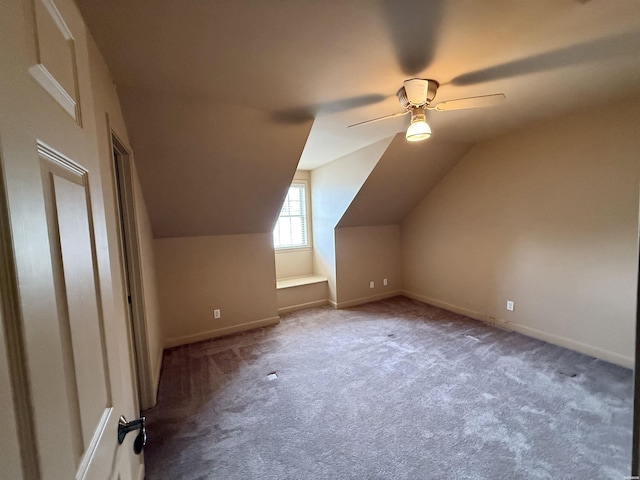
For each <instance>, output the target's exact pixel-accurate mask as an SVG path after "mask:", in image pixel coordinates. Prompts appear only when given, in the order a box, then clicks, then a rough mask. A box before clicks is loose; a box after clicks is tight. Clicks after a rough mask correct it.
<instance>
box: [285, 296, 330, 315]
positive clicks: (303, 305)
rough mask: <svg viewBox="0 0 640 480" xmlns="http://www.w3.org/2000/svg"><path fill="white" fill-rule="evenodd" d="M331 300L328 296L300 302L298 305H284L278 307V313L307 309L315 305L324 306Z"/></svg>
mask: <svg viewBox="0 0 640 480" xmlns="http://www.w3.org/2000/svg"><path fill="white" fill-rule="evenodd" d="M328 304H329V300H327V299H326V298H325V299H323V300H314V301H313V302H306V303H300V304H298V305H290V306H288V307H282V308H279V309H278V313H291V312H295V311H296V310H305V309H307V308H313V307H322V306H323V305H328Z"/></svg>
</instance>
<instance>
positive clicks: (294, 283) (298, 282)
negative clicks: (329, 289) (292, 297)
mask: <svg viewBox="0 0 640 480" xmlns="http://www.w3.org/2000/svg"><path fill="white" fill-rule="evenodd" d="M326 281H327V277H323V276H321V275H305V276H303V277H293V278H283V279H281V280H276V289H278V290H280V289H283V288H293V287H301V286H303V285H312V284H314V283H322V282H326Z"/></svg>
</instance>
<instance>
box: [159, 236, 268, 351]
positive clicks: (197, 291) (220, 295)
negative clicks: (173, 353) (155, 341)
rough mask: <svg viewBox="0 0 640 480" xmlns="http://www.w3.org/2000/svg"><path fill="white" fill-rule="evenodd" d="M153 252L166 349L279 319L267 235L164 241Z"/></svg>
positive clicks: (183, 238)
mask: <svg viewBox="0 0 640 480" xmlns="http://www.w3.org/2000/svg"><path fill="white" fill-rule="evenodd" d="M155 248H156V271H157V275H158V293H159V297H160V318H161V320H162V327H163V332H164V336H165V346H174V345H180V344H184V343H190V342H195V341H198V340H203V339H206V338H211V337H215V336H220V335H226V334H229V333H234V332H237V331H242V330H247V329H249V328H255V327H259V326H263V325H267V324H272V323H277V322H278V321H279V317H278V313H277V306H276V286H275V266H274V260H273V246H272V237H271V233H261V234H250V235H220V236H209V237H181V238H163V239H156V240H155ZM216 308H218V309H220V310H221V314H222V315H221V318H220V319H217V320H214V318H213V310H214V309H216Z"/></svg>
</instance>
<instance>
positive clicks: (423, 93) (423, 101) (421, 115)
mask: <svg viewBox="0 0 640 480" xmlns="http://www.w3.org/2000/svg"><path fill="white" fill-rule="evenodd" d="M439 85H440V84H439V83H438V82H436V81H435V80H429V79H426V78H410V79H408V80H405V81H404V85H403V86H402V87H400V89H399V90H398V91H397V92H396V95H397V96H398V100H399V101H400V105H401V106H402V108H404V109H405V111H404V112H398V113H392V114H391V115H385V116H384V117H378V118H373V119H371V120H365V121H364V122H358V123H354V124H353V125H349V126H348V127H347V128H351V127H356V126H358V125H364V124H366V123H372V122H379V121H380V120H387V119H389V118H396V117H401V116H402V115H407V114H409V113H410V114H411V123H410V124H409V128H408V129H407V134H406V138H407V140H408V141H410V142H416V141H420V140H424V139H426V138H429V137H430V136H431V128H430V127H429V124H428V123H427V122H426V115H425V110H436V111H438V112H446V111H449V110H462V109H467V108H480V107H490V106H492V105H496V104H498V103H500V102H502V101H504V100H506V98H507V97H506V96H505V95H504V93H495V94H492V95H481V96H478V97H465V98H456V99H454V100H445V101H443V102H438V103H436V104H433V103H432V102H433V99H434V98H435V96H436V93H437V91H438V86H439Z"/></svg>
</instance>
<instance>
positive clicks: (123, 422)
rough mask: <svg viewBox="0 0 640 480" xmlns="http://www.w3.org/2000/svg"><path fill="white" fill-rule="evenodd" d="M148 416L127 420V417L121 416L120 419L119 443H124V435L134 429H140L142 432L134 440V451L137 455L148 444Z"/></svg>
mask: <svg viewBox="0 0 640 480" xmlns="http://www.w3.org/2000/svg"><path fill="white" fill-rule="evenodd" d="M145 424H146V418H145V417H140V418H137V419H136V420H131V421H130V422H127V419H126V418H124V416H120V420H118V443H119V444H122V442H124V437H125V436H126V435H127V433H129V432H131V431H133V430H138V429H139V430H140V433H139V434H138V436H137V437H136V439H135V440H134V441H133V451H134V452H135V453H136V455H139V454H140V452H142V449H143V448H144V446H145V445H146V444H147V427H146V425H145Z"/></svg>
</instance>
